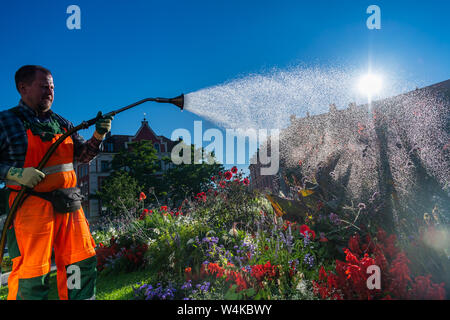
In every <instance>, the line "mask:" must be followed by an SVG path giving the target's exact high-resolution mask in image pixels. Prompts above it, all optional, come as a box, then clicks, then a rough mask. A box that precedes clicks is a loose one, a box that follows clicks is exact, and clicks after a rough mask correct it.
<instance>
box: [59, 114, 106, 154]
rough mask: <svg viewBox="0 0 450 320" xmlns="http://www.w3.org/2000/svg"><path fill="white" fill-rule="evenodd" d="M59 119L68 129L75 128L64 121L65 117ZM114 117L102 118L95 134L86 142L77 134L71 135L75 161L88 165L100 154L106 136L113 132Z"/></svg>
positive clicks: (96, 125)
mask: <svg viewBox="0 0 450 320" xmlns="http://www.w3.org/2000/svg"><path fill="white" fill-rule="evenodd" d="M57 116H58V118H60V120H61V121H62V122H63V125H64V126H65V127H66V128H67V129H68V130H70V129H72V128H73V124H72V122H70V121H68V120H66V119H64V118H63V117H61V116H59V115H57ZM112 119H113V117H111V116H108V117H106V118H100V119H99V120H98V121H97V123H96V124H95V132H94V134H93V136H92V138H90V139H89V140H87V141H86V140H85V139H84V138H83V137H82V136H80V135H79V134H78V132H75V133H74V134H72V135H71V138H72V140H73V149H74V150H73V151H74V159H75V160H77V161H79V162H81V163H87V162H89V161H91V160H92V159H93V158H94V157H95V156H96V155H97V154H98V153H99V152H100V144H101V143H102V141H103V139H104V138H105V136H106V134H107V133H108V132H109V131H110V130H111V120H112Z"/></svg>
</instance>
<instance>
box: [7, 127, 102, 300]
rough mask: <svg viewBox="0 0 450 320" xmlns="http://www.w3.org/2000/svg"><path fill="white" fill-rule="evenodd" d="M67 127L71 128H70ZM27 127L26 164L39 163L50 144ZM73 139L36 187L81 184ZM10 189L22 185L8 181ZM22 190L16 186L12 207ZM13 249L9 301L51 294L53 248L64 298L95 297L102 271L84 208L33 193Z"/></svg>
mask: <svg viewBox="0 0 450 320" xmlns="http://www.w3.org/2000/svg"><path fill="white" fill-rule="evenodd" d="M64 130H66V129H64ZM61 135H62V134H55V136H54V138H53V139H52V140H51V141H43V140H42V139H41V138H40V136H38V135H34V134H33V132H32V131H31V130H30V129H27V136H28V149H27V153H26V157H25V163H24V168H26V167H35V168H36V167H37V166H38V164H39V162H40V161H41V159H42V158H43V156H44V154H45V153H46V151H47V150H48V149H49V148H50V146H51V145H52V144H53V143H54V142H55V141H56V140H57V139H58V138H59V137H60V136H61ZM72 162H73V141H72V139H71V137H67V138H66V139H65V141H64V142H63V143H61V144H60V145H59V146H58V148H57V149H56V151H55V152H54V153H53V155H52V156H51V157H50V159H49V161H48V162H47V164H46V166H45V168H43V170H42V171H43V172H44V173H45V174H46V177H45V178H44V179H43V180H42V181H41V182H40V183H39V184H38V185H37V186H36V187H35V188H34V191H36V192H49V191H53V190H55V189H61V188H71V187H75V186H76V184H77V179H76V175H75V171H74V170H73V164H72ZM7 186H8V187H9V188H10V189H14V190H20V186H18V185H14V184H12V183H11V182H9V183H7ZM17 194H18V192H15V191H11V194H10V196H9V206H10V207H11V205H12V203H13V201H14V198H15V197H16V196H17ZM7 241H8V252H9V255H10V257H11V259H12V262H13V266H12V271H11V273H10V275H9V279H8V287H9V291H8V300H15V299H20V300H22V299H23V300H25V299H27V300H29V299H33V300H34V299H47V297H48V291H49V282H48V280H49V273H50V268H51V257H52V249H53V248H54V253H55V264H56V267H57V286H58V294H59V298H60V299H61V300H67V299H94V298H95V282H96V276H97V270H96V264H97V259H96V256H95V249H94V248H95V242H94V240H93V238H92V236H91V234H90V231H89V224H88V222H87V220H86V218H85V216H84V212H83V209H82V208H80V209H79V210H77V211H75V212H71V213H59V212H55V211H54V210H53V206H52V204H51V202H49V201H47V200H44V199H42V198H40V197H38V196H33V195H29V196H28V197H27V198H26V199H25V201H24V203H23V204H22V206H21V207H20V208H19V209H18V210H17V212H16V216H15V219H14V222H13V225H12V226H11V227H10V229H9V230H8V240H7Z"/></svg>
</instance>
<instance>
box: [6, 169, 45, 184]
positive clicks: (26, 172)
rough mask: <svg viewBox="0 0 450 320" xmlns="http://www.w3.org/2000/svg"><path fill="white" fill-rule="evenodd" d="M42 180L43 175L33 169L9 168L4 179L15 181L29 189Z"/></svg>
mask: <svg viewBox="0 0 450 320" xmlns="http://www.w3.org/2000/svg"><path fill="white" fill-rule="evenodd" d="M44 178H45V174H44V173H43V172H42V171H39V170H37V169H35V168H33V167H28V168H15V167H11V168H10V169H9V170H8V173H7V174H6V179H8V180H12V181H15V182H17V183H19V184H21V185H24V186H27V187H30V188H34V187H35V186H36V185H37V184H38V183H39V182H40V181H41V180H42V179H44Z"/></svg>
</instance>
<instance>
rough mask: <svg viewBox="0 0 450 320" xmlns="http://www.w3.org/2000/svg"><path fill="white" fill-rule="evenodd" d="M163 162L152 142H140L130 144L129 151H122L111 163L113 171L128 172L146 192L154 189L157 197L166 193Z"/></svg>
mask: <svg viewBox="0 0 450 320" xmlns="http://www.w3.org/2000/svg"><path fill="white" fill-rule="evenodd" d="M161 161H167V159H164V158H163V159H159V158H158V155H157V153H156V150H155V148H154V147H153V144H152V143H151V141H146V140H143V141H138V142H132V143H130V144H128V149H126V150H122V151H121V152H119V154H117V155H116V156H115V157H114V159H113V160H112V162H111V170H112V171H118V170H122V171H126V172H128V173H129V175H130V176H131V177H133V178H134V179H136V181H137V183H138V185H139V187H141V189H142V190H143V191H144V192H147V191H148V190H149V189H150V188H153V189H154V192H155V194H156V195H157V196H164V195H165V193H166V190H165V187H164V183H163V182H162V181H161V176H162V174H161Z"/></svg>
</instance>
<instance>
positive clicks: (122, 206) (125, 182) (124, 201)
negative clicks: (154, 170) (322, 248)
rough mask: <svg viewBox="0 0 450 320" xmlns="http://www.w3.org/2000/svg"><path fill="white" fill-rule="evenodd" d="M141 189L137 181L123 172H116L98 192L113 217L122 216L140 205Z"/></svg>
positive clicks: (105, 181)
mask: <svg viewBox="0 0 450 320" xmlns="http://www.w3.org/2000/svg"><path fill="white" fill-rule="evenodd" d="M139 192H141V188H140V187H139V184H138V182H137V180H136V179H135V178H134V177H132V176H131V175H130V174H129V173H128V172H125V171H123V170H118V171H114V172H113V173H112V174H111V175H110V176H108V177H107V178H106V179H105V180H104V181H103V184H102V186H101V189H100V190H99V191H97V196H98V197H99V198H100V199H101V200H102V204H103V205H104V206H105V207H107V208H108V209H110V212H111V214H112V215H115V216H117V215H120V214H122V213H124V212H125V211H128V210H129V209H131V208H136V207H137V204H138V194H139Z"/></svg>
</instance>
